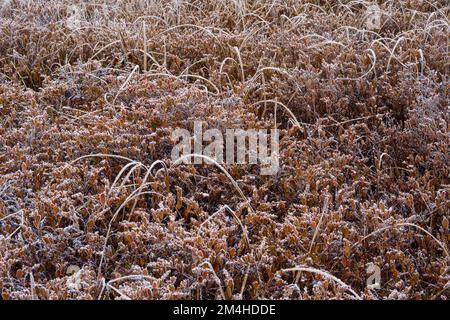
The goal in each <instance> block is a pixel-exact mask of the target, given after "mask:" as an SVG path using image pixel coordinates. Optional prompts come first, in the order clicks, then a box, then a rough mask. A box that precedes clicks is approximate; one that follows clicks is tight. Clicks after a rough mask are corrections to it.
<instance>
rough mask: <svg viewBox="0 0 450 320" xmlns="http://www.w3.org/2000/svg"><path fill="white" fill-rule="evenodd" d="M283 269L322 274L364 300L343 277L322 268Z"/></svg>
mask: <svg viewBox="0 0 450 320" xmlns="http://www.w3.org/2000/svg"><path fill="white" fill-rule="evenodd" d="M281 271H282V272H295V271H299V272H309V273H314V274H318V275H321V276H322V277H324V278H326V279H328V280H332V281H334V282H336V283H337V284H339V285H340V286H341V287H342V288H344V289H345V290H347V291H348V292H350V293H351V294H352V295H353V296H354V297H355V298H356V299H358V300H362V298H361V296H360V295H359V294H357V293H356V292H355V291H354V290H353V289H352V288H351V287H350V286H349V285H347V284H345V283H344V282H343V281H342V280H341V279H339V278H337V277H335V276H333V275H332V274H330V273H328V272H325V271H322V270H320V269H316V268H310V267H303V266H299V267H295V268H289V269H283V270H281Z"/></svg>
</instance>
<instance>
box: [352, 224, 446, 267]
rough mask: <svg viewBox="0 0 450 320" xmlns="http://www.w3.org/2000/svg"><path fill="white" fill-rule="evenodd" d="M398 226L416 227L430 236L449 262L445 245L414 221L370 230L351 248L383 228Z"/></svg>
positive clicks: (383, 229) (388, 228)
mask: <svg viewBox="0 0 450 320" xmlns="http://www.w3.org/2000/svg"><path fill="white" fill-rule="evenodd" d="M398 227H413V228H416V229H417V230H419V231H422V232H423V233H425V234H426V235H428V236H430V237H431V238H432V239H433V240H434V241H435V242H436V243H437V244H438V245H439V246H440V247H441V248H442V250H443V251H444V253H445V255H446V256H447V261H448V262H450V255H449V252H448V250H447V248H446V246H445V245H444V244H443V243H442V242H441V241H439V240H438V239H437V238H436V237H435V236H433V235H432V234H431V233H430V232H428V231H427V230H425V229H424V228H422V227H421V226H418V225H416V224H414V223H409V222H401V223H396V224H393V225H391V226H386V227H382V228H380V229H377V230H375V231H373V232H371V233H370V234H368V235H367V236H365V237H364V238H362V239H361V240H359V241H358V242H357V243H355V244H354V245H353V246H352V248H354V247H356V246H357V245H359V244H361V243H362V242H363V241H364V240H367V239H368V238H370V237H373V236H375V235H377V234H379V233H381V232H383V231H385V230H390V229H395V228H398Z"/></svg>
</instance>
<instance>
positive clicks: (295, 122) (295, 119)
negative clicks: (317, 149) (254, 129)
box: [252, 99, 301, 128]
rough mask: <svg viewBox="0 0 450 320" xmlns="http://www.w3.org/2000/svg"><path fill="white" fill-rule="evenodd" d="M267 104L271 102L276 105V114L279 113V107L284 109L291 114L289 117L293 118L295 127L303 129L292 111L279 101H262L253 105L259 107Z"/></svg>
mask: <svg viewBox="0 0 450 320" xmlns="http://www.w3.org/2000/svg"><path fill="white" fill-rule="evenodd" d="M266 102H271V103H273V104H274V105H275V114H276V112H277V106H278V105H280V106H281V107H283V109H284V110H285V111H286V112H287V113H288V114H289V116H290V117H291V119H292V121H293V123H294V126H296V127H298V128H301V125H300V122H298V120H297V117H296V116H295V115H294V114H293V113H292V111H291V110H290V109H289V108H288V107H287V106H285V105H284V104H283V103H281V102H280V101H277V100H271V99H269V100H261V101H258V102H255V103H253V104H252V106H254V105H258V104H261V103H266ZM275 121H276V119H275Z"/></svg>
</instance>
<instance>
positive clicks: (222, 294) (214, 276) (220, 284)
mask: <svg viewBox="0 0 450 320" xmlns="http://www.w3.org/2000/svg"><path fill="white" fill-rule="evenodd" d="M200 265H201V266H202V268H204V269H206V270H210V271H211V273H212V274H213V278H214V281H215V282H216V283H217V285H218V286H219V291H220V295H221V297H222V300H227V298H226V296H225V291H223V286H222V283H221V282H220V278H219V277H218V276H217V273H216V272H215V271H214V268H213V266H212V265H211V262H209V261H204V262H202V263H201V264H200ZM205 266H207V268H205Z"/></svg>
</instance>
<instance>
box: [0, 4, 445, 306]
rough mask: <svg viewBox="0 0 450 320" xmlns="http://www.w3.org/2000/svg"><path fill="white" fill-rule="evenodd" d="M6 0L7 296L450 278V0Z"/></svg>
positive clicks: (2, 285) (287, 294)
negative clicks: (253, 150) (181, 131)
mask: <svg viewBox="0 0 450 320" xmlns="http://www.w3.org/2000/svg"><path fill="white" fill-rule="evenodd" d="M0 4H1V6H0V121H1V126H0V292H1V298H2V299H448V298H449V297H450V266H449V263H450V256H449V240H450V230H449V219H450V214H449V212H450V178H449V177H450V166H449V164H450V149H449V142H450V135H449V120H450V113H449V99H448V89H449V85H448V83H449V61H448V54H449V52H448V45H449V44H448V39H449V12H450V7H449V5H448V2H447V1H443V0H442V1H433V2H431V1H428V0H409V1H406V0H400V1H393V0H388V1H365V0H358V1H347V0H345V1H327V0H315V1H303V0H302V1H294V0H286V1H278V0H224V1H213V0H205V1H197V0H179V1H163V0H136V1H131V0H120V1H110V0H101V1H96V3H91V2H89V1H84V0H76V1H69V0H46V1H35V0H30V1H24V0H11V1H5V2H0ZM375 4H376V5H377V6H378V7H379V8H380V12H381V16H380V17H379V22H380V24H379V25H375V27H374V26H373V25H372V24H368V23H367V19H369V18H370V17H369V16H368V15H369V14H370V13H368V12H369V11H368V9H369V8H371V7H372V6H373V5H375ZM195 120H202V121H203V122H204V126H205V127H207V128H220V129H222V130H225V129H226V128H242V129H250V128H274V127H276V128H278V129H279V130H280V155H279V156H280V170H279V172H278V173H277V175H276V176H262V175H260V174H259V173H260V168H259V166H258V165H226V164H225V165H220V164H218V163H214V162H213V160H212V159H207V160H209V162H210V164H205V165H186V164H183V163H181V161H178V162H173V161H172V160H171V150H172V148H173V146H174V144H175V142H174V141H172V140H171V138H170V136H171V133H172V131H173V129H175V128H185V129H189V130H190V129H192V125H193V122H194V121H195ZM198 156H199V155H196V154H192V155H189V157H198ZM368 265H372V266H373V265H375V266H378V267H379V269H380V271H381V283H380V288H378V289H375V288H373V287H371V286H368V285H367V279H368V278H369V276H370V274H369V272H368V271H367V270H368V268H367V267H368Z"/></svg>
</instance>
